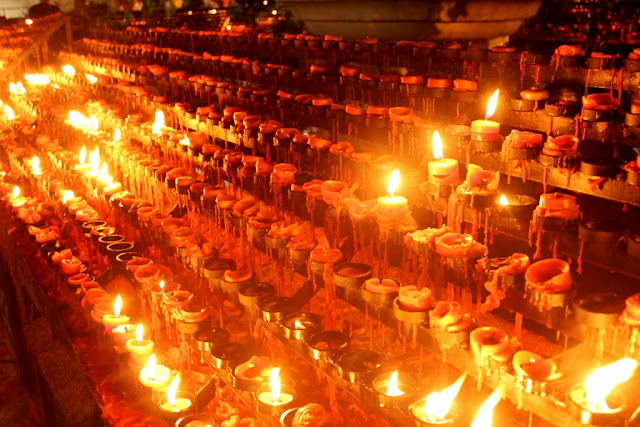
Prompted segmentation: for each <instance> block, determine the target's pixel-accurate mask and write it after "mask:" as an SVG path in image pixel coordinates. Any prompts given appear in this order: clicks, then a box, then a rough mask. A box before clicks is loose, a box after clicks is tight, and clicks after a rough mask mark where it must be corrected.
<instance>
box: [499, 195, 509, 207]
mask: <svg viewBox="0 0 640 427" xmlns="http://www.w3.org/2000/svg"><path fill="white" fill-rule="evenodd" d="M500 204H501V205H502V206H508V205H509V200H508V199H507V196H505V195H504V194H503V195H502V196H500Z"/></svg>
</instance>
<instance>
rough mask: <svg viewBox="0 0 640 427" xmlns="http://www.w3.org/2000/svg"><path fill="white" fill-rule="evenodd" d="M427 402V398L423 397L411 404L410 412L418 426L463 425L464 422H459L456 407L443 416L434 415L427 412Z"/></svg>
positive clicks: (453, 426) (452, 426) (451, 426)
mask: <svg viewBox="0 0 640 427" xmlns="http://www.w3.org/2000/svg"><path fill="white" fill-rule="evenodd" d="M426 402H427V398H426V397H423V398H422V399H418V400H416V401H415V402H413V403H412V404H411V405H410V406H409V413H410V414H411V417H412V418H413V420H414V421H415V425H416V427H437V426H449V427H455V426H462V425H463V424H462V423H459V422H458V421H459V414H458V412H457V411H456V410H455V409H454V408H451V409H450V410H449V412H448V413H447V414H446V415H445V416H444V417H443V418H438V417H434V416H432V415H429V414H427V413H425V405H426Z"/></svg>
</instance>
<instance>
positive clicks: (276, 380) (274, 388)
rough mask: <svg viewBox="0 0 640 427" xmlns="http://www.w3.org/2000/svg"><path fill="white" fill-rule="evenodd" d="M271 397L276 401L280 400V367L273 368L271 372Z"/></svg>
mask: <svg viewBox="0 0 640 427" xmlns="http://www.w3.org/2000/svg"><path fill="white" fill-rule="evenodd" d="M269 382H270V383H271V397H272V398H273V402H274V403H278V402H280V368H273V369H272V370H271V373H270V374H269Z"/></svg>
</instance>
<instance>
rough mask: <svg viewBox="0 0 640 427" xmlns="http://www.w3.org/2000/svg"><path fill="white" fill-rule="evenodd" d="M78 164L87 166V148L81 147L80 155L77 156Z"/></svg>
mask: <svg viewBox="0 0 640 427" xmlns="http://www.w3.org/2000/svg"><path fill="white" fill-rule="evenodd" d="M78 164H81V165H85V164H87V146H86V145H83V146H82V148H81V149H80V154H79V155H78Z"/></svg>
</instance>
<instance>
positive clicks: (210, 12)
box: [209, 9, 218, 15]
mask: <svg viewBox="0 0 640 427" xmlns="http://www.w3.org/2000/svg"><path fill="white" fill-rule="evenodd" d="M216 13H218V11H217V10H216V9H211V10H210V11H209V14H211V15H215V14H216Z"/></svg>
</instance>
